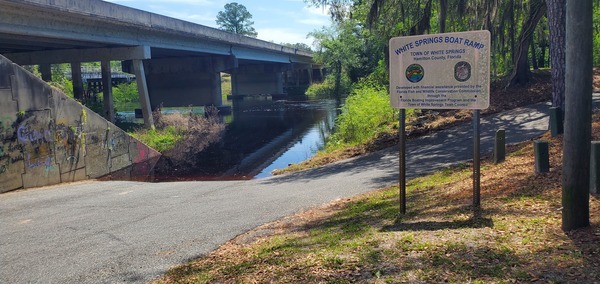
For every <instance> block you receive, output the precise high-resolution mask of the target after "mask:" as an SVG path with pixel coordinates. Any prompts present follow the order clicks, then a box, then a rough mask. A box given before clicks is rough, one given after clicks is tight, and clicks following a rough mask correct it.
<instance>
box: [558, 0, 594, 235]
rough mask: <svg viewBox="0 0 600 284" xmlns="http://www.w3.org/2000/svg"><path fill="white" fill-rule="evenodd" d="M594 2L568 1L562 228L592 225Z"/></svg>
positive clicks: (568, 228)
mask: <svg viewBox="0 0 600 284" xmlns="http://www.w3.org/2000/svg"><path fill="white" fill-rule="evenodd" d="M592 8H593V7H592V2H591V1H581V0H567V9H566V10H567V13H566V31H567V33H566V41H565V42H566V45H565V47H566V50H567V51H566V57H565V62H566V64H565V67H566V69H565V70H566V72H565V76H566V78H565V134H564V136H563V176H562V206H563V210H562V228H563V230H565V231H570V230H574V229H579V228H583V227H587V226H589V225H590V193H589V192H590V148H591V146H590V140H591V136H592V135H591V133H592V59H593V56H592V53H593V52H592V46H593V43H592V38H593V32H592V10H593V9H592Z"/></svg>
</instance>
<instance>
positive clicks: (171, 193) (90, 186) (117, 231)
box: [0, 104, 548, 283]
mask: <svg viewBox="0 0 600 284" xmlns="http://www.w3.org/2000/svg"><path fill="white" fill-rule="evenodd" d="M547 109H548V106H547V105H544V104H538V105H533V106H530V107H526V108H520V109H516V110H513V111H510V112H507V113H503V114H500V115H496V116H492V117H487V118H484V119H483V120H482V139H481V141H482V152H484V153H485V152H490V151H491V149H492V142H493V133H494V131H495V130H496V129H498V128H500V127H503V128H505V129H506V130H507V134H506V135H507V141H508V142H509V143H513V142H517V141H524V140H528V139H531V138H533V137H536V136H539V135H540V134H542V133H543V132H544V131H545V130H546V129H547V124H548V122H547V118H546V116H545V115H544V113H545V112H546V111H547ZM471 139H472V136H471V126H470V125H464V126H460V127H455V128H452V129H449V130H446V131H441V132H438V133H436V134H433V135H430V136H426V137H422V138H420V139H417V140H413V141H410V142H409V143H408V154H407V156H408V167H409V169H408V175H409V177H414V176H415V175H419V174H424V173H427V172H431V171H433V170H435V169H438V168H441V167H445V166H448V165H451V164H455V163H457V162H459V161H465V160H469V159H471V158H472V150H471V147H472V142H471V141H472V140H471ZM532 166H533V165H532ZM397 168H398V159H397V153H396V151H395V150H394V149H388V150H384V151H381V152H377V153H374V154H371V155H368V156H366V157H361V158H356V159H351V160H347V161H344V162H340V163H336V164H332V165H329V166H326V167H322V168H319V169H314V170H309V171H304V172H299V173H294V174H289V175H285V176H278V177H272V178H266V179H260V180H252V181H224V182H178V183H160V184H151V183H141V182H124V181H113V182H85V183H78V184H71V185H61V186H55V187H47V188H42V189H34V190H27V191H21V192H12V193H7V194H2V195H0V228H1V231H0V283H124V282H125V283H145V282H148V281H150V280H152V279H154V278H156V277H158V276H160V275H161V274H163V273H164V272H165V271H166V270H167V269H168V268H169V267H171V266H173V265H176V264H179V263H182V262H185V261H186V260H189V259H193V258H196V257H199V256H202V255H205V254H207V253H208V252H210V251H212V250H214V249H215V248H217V247H218V246H219V245H221V244H223V243H224V242H226V241H228V240H230V239H232V238H233V237H235V236H237V235H239V234H242V233H244V232H246V231H248V230H250V229H253V228H255V227H257V226H259V225H262V224H264V223H267V222H270V221H274V220H277V219H280V218H282V217H285V216H288V215H291V214H293V213H296V212H299V211H301V210H304V209H308V208H310V207H314V206H316V205H320V204H325V203H328V202H331V201H333V200H336V199H339V198H344V197H349V196H353V195H356V194H359V193H362V192H366V191H371V190H374V189H377V188H381V187H385V186H388V185H391V184H394V183H396V182H397V178H398V170H397ZM483 202H485V200H483ZM409 206H410V205H409ZM409 209H410V208H409Z"/></svg>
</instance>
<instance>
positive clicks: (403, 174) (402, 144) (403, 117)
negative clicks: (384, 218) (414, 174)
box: [398, 109, 406, 215]
mask: <svg viewBox="0 0 600 284" xmlns="http://www.w3.org/2000/svg"><path fill="white" fill-rule="evenodd" d="M399 116H400V118H399V122H400V125H399V131H398V132H399V136H400V142H399V143H398V144H399V146H400V149H399V150H400V155H399V157H398V158H399V160H400V167H399V170H400V177H399V185H400V214H402V215H404V214H406V110H405V109H400V115H399Z"/></svg>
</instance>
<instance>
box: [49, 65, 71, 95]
mask: <svg viewBox="0 0 600 284" xmlns="http://www.w3.org/2000/svg"><path fill="white" fill-rule="evenodd" d="M68 68H70V66H69V64H54V65H52V82H49V83H48V84H50V85H51V86H52V87H55V88H57V89H59V90H60V91H61V92H63V93H64V94H65V95H67V96H68V97H70V98H73V82H72V81H71V80H70V79H68V78H67V76H65V72H66V71H67V69H68Z"/></svg>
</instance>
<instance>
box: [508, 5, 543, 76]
mask: <svg viewBox="0 0 600 284" xmlns="http://www.w3.org/2000/svg"><path fill="white" fill-rule="evenodd" d="M529 5H530V9H529V15H528V17H527V19H526V20H525V22H524V23H523V27H522V28H521V34H520V35H519V46H518V48H517V52H516V53H515V55H516V58H515V60H514V64H515V68H514V71H513V74H512V76H511V78H510V82H509V83H508V87H511V86H514V85H525V84H527V83H528V82H529V80H530V78H531V71H530V70H529V61H528V60H527V59H528V58H527V53H528V51H529V45H530V44H531V41H532V37H533V32H534V31H535V27H536V26H537V24H538V22H539V21H540V19H541V18H542V16H544V14H545V13H546V3H545V2H544V0H532V1H531V2H529Z"/></svg>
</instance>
